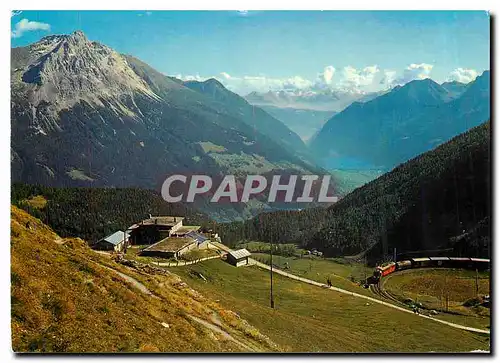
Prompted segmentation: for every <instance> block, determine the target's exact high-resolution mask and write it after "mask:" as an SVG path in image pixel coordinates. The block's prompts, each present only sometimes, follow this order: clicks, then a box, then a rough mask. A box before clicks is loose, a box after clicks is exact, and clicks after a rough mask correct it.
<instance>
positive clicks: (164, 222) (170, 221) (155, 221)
mask: <svg viewBox="0 0 500 363" xmlns="http://www.w3.org/2000/svg"><path fill="white" fill-rule="evenodd" d="M183 220H184V217H173V216H156V217H154V216H153V217H151V218H147V219H144V220H143V221H142V223H141V224H143V225H144V224H146V225H159V226H167V227H173V226H175V225H176V224H178V223H180V222H182V221H183Z"/></svg>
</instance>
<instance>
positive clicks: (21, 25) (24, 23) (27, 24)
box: [10, 19, 50, 38]
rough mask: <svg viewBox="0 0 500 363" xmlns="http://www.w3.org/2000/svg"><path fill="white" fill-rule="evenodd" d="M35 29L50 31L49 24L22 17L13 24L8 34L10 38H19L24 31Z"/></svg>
mask: <svg viewBox="0 0 500 363" xmlns="http://www.w3.org/2000/svg"><path fill="white" fill-rule="evenodd" d="M35 30H43V31H50V24H47V23H39V22H37V21H29V20H28V19H22V20H21V21H19V22H18V23H17V24H16V25H15V26H14V30H12V32H11V33H10V34H11V37H12V38H20V37H22V36H23V34H24V33H25V32H29V31H35Z"/></svg>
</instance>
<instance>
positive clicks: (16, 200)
mask: <svg viewBox="0 0 500 363" xmlns="http://www.w3.org/2000/svg"><path fill="white" fill-rule="evenodd" d="M37 196H38V198H34V197H37ZM12 204H14V205H16V206H18V207H20V208H22V209H24V210H26V211H28V212H29V213H30V214H32V215H33V216H35V217H37V218H39V219H40V220H42V221H43V222H45V223H46V224H47V225H49V226H50V227H51V228H52V229H53V230H54V231H55V232H57V234H59V235H60V236H61V237H80V238H82V239H85V240H86V241H87V242H89V243H92V242H95V241H96V240H98V239H100V238H102V237H104V236H106V235H108V234H110V233H113V232H115V231H117V230H124V229H125V228H127V227H129V226H130V225H132V224H133V223H135V222H137V221H140V220H142V219H144V218H147V216H148V214H152V215H174V216H186V217H187V220H186V224H189V223H196V224H203V223H205V222H206V221H207V220H208V217H207V216H206V215H204V214H203V213H200V212H196V211H193V210H191V209H188V208H186V207H185V206H184V205H182V204H179V203H175V204H172V203H167V202H165V201H164V200H163V199H162V197H161V196H160V195H159V194H158V193H156V192H154V191H152V190H143V189H136V188H51V187H45V186H39V185H27V184H19V183H15V184H13V185H12Z"/></svg>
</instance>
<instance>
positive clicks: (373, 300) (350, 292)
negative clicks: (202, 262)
mask: <svg viewBox="0 0 500 363" xmlns="http://www.w3.org/2000/svg"><path fill="white" fill-rule="evenodd" d="M248 261H249V263H250V264H252V265H255V266H258V267H260V268H263V269H266V270H271V267H270V266H269V265H266V264H264V263H262V262H259V261H256V260H254V259H253V258H249V259H248ZM273 272H275V273H277V274H279V275H282V276H285V277H288V278H290V279H293V280H297V281H301V282H305V283H306V284H309V285H314V286H318V287H322V288H327V289H329V290H333V291H337V292H339V293H341V294H346V295H351V296H356V297H359V298H361V299H365V300H369V301H371V302H374V303H376V304H381V305H385V306H387V307H390V308H393V309H397V310H399V311H404V312H405V313H408V314H412V315H415V313H414V312H413V311H411V310H408V309H405V308H403V307H400V306H397V305H394V304H391V303H388V302H385V301H382V300H379V299H375V298H373V297H370V296H365V295H361V294H358V293H356V292H352V291H348V290H344V289H341V288H338V287H334V286H331V287H329V286H328V285H325V284H322V283H320V282H317V281H313V280H309V279H306V278H303V277H299V276H296V275H292V274H290V273H288V272H285V271H282V270H280V269H276V268H273ZM418 316H420V317H421V318H425V319H429V320H433V321H435V322H438V323H441V324H445V325H448V326H451V327H453V328H457V329H462V330H467V331H470V332H474V333H482V334H490V331H489V330H483V329H477V328H472V327H469V326H464V325H460V324H455V323H450V322H448V321H444V320H440V319H436V318H434V317H431V316H427V315H422V314H418Z"/></svg>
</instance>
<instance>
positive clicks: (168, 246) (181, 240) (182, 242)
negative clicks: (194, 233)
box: [143, 237, 195, 252]
mask: <svg viewBox="0 0 500 363" xmlns="http://www.w3.org/2000/svg"><path fill="white" fill-rule="evenodd" d="M191 243H195V241H194V239H192V238H189V237H167V238H164V239H162V240H161V241H159V242H156V243H155V244H153V245H151V246H149V247H147V248H145V249H144V250H143V251H149V252H151V251H155V252H156V251H158V252H177V251H179V250H180V249H182V248H184V247H186V246H188V245H190V244H191Z"/></svg>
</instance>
